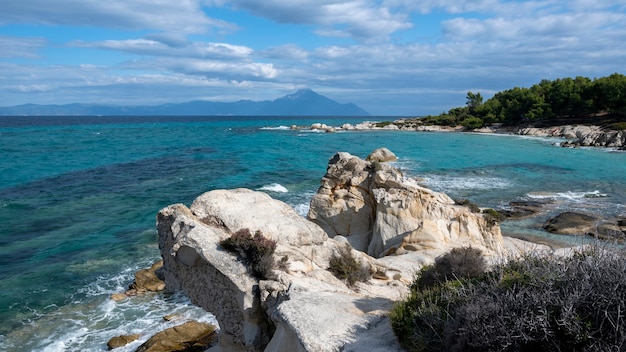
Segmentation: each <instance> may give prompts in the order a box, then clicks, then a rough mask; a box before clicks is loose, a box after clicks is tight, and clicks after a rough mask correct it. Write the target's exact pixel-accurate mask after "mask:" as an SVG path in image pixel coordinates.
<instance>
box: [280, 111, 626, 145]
mask: <svg viewBox="0 0 626 352" xmlns="http://www.w3.org/2000/svg"><path fill="white" fill-rule="evenodd" d="M291 129H309V130H313V131H322V132H337V131H378V130H383V131H394V130H397V131H417V132H473V133H500V134H516V135H522V136H535V137H554V138H561V139H565V140H564V141H563V142H560V143H559V145H560V146H562V147H570V148H576V147H604V148H615V149H620V150H623V149H624V148H626V130H614V129H608V128H604V127H600V126H595V125H583V124H573V125H562V126H550V127H534V126H527V125H525V126H512V127H504V126H502V125H500V124H498V125H493V126H489V127H483V128H477V129H467V128H464V127H463V126H440V125H425V124H422V123H420V121H419V119H398V120H394V121H384V122H372V121H364V122H361V123H358V124H354V125H353V124H342V125H341V126H337V127H334V126H328V125H326V124H321V123H316V124H313V125H311V126H291Z"/></svg>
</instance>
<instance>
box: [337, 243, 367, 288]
mask: <svg viewBox="0 0 626 352" xmlns="http://www.w3.org/2000/svg"><path fill="white" fill-rule="evenodd" d="M329 265H330V267H329V268H328V270H330V272H331V273H333V274H334V275H335V276H336V277H337V278H338V279H340V280H344V281H345V282H346V283H347V284H348V285H349V286H354V284H355V283H356V282H357V281H363V282H365V281H367V280H369V278H370V274H369V270H367V268H365V267H364V266H363V265H361V261H360V260H358V259H357V258H355V257H354V255H353V254H352V247H351V246H350V245H349V244H346V245H345V246H343V247H340V248H339V251H338V253H335V254H333V256H332V257H331V258H330V262H329Z"/></svg>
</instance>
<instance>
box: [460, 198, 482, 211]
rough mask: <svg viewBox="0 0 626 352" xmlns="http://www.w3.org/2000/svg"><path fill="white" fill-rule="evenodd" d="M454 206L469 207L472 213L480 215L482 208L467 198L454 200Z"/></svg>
mask: <svg viewBox="0 0 626 352" xmlns="http://www.w3.org/2000/svg"><path fill="white" fill-rule="evenodd" d="M454 204H456V205H462V206H464V207H467V208H469V209H470V211H471V212H472V213H480V207H479V206H478V204H476V203H473V202H472V201H470V200H469V199H465V198H457V199H455V200H454Z"/></svg>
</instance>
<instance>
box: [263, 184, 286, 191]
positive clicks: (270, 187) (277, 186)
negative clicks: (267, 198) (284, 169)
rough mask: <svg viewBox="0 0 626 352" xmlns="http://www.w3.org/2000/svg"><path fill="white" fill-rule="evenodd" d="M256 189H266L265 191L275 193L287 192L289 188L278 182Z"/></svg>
mask: <svg viewBox="0 0 626 352" xmlns="http://www.w3.org/2000/svg"><path fill="white" fill-rule="evenodd" d="M257 190H258V191H267V192H276V193H287V192H289V190H288V189H287V188H285V186H283V185H281V184H280V183H271V184H269V185H265V186H263V187H261V188H259V189H257Z"/></svg>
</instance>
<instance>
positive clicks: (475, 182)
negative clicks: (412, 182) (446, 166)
mask: <svg viewBox="0 0 626 352" xmlns="http://www.w3.org/2000/svg"><path fill="white" fill-rule="evenodd" d="M421 183H425V184H426V185H427V186H428V187H429V188H432V189H435V190H438V191H444V192H445V191H446V190H450V189H477V190H489V189H504V188H509V187H511V182H510V181H508V180H505V179H501V178H498V177H458V176H426V177H424V178H422V180H421Z"/></svg>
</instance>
